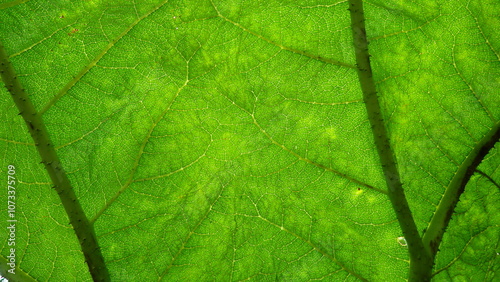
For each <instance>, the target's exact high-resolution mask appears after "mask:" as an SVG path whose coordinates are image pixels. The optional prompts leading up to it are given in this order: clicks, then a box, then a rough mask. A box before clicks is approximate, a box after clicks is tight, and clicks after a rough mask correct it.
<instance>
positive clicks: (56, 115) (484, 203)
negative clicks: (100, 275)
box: [0, 0, 500, 281]
mask: <svg viewBox="0 0 500 282" xmlns="http://www.w3.org/2000/svg"><path fill="white" fill-rule="evenodd" d="M364 6H365V14H366V29H367V31H366V32H367V36H368V38H369V40H370V45H369V48H370V54H371V56H372V57H371V64H372V69H373V73H374V80H375V83H376V87H377V91H378V92H379V100H380V102H381V107H382V115H383V117H384V121H385V126H386V128H387V131H388V134H389V138H390V140H391V145H392V147H393V149H394V154H395V156H396V159H397V164H398V169H399V173H400V175H401V179H402V182H403V188H404V189H405V193H406V198H407V200H408V202H409V205H410V208H411V211H412V213H413V217H414V218H415V223H416V225H417V228H418V229H419V231H420V232H421V235H423V234H424V230H425V229H426V228H427V227H428V225H429V223H430V221H431V218H432V216H433V215H434V213H435V212H436V210H437V209H438V206H439V204H440V201H441V200H442V198H443V195H444V193H445V191H446V189H447V187H449V185H450V183H451V182H452V179H453V177H454V175H455V174H456V173H457V171H459V170H460V169H461V168H463V163H464V162H465V160H466V158H467V157H468V156H469V154H471V152H472V151H473V150H474V148H475V146H476V145H477V144H478V143H479V142H480V140H481V139H482V138H483V137H484V136H486V135H487V134H488V133H490V132H491V130H492V129H494V128H495V127H498V124H499V120H500V92H499V89H500V79H499V77H500V51H499V50H500V34H499V32H498V30H500V18H499V17H498V15H499V11H500V5H499V4H498V2H496V1H493V0H491V1H476V0H474V1H459V0H456V1H419V2H418V3H417V2H411V3H406V2H405V3H404V4H402V2H401V1H370V2H365V4H364ZM347 8H348V3H347V2H346V1H340V2H334V1H333V2H332V1H318V0H316V1H305V0H304V1H232V0H227V1H216V0H212V1H210V0H208V1H187V0H186V1H140V2H131V1H50V2H49V1H38V0H31V1H14V2H10V1H4V2H3V3H2V4H0V9H3V10H1V11H0V21H1V22H2V29H1V30H0V39H1V40H2V42H3V44H4V45H5V48H6V50H7V51H8V53H9V54H10V60H11V61H12V64H13V65H14V67H15V68H16V71H17V73H18V75H19V80H20V81H21V83H22V84H23V86H24V87H25V89H26V92H28V94H29V95H30V99H31V100H32V101H33V103H34V105H35V108H36V109H37V110H38V111H39V112H40V113H41V114H42V116H43V119H44V122H45V124H46V127H47V129H48V132H49V134H50V136H51V139H52V141H53V143H54V147H55V149H56V151H57V154H58V155H59V157H60V159H61V162H62V164H63V166H64V169H65V170H66V172H67V174H68V177H69V179H70V180H71V183H72V185H73V187H74V189H75V193H76V195H77V196H78V198H79V201H80V203H81V205H82V207H83V210H84V211H85V213H86V215H87V217H88V218H89V220H90V222H91V223H92V224H93V226H94V229H95V232H96V235H97V238H98V240H99V245H100V248H101V250H102V252H103V255H104V259H105V262H106V266H107V268H108V269H109V272H110V274H111V278H112V280H113V281H124V280H133V279H138V280H141V281H154V280H164V281H177V280H179V281H190V280H196V279H197V280H201V281H213V280H216V281H233V280H234V281H238V280H245V279H254V280H257V281H268V280H269V281H275V280H295V281H308V280H319V279H323V280H326V281H341V280H347V281H357V280H368V281H382V280H386V279H387V278H390V280H391V281H400V280H404V279H406V278H407V275H408V269H409V256H408V249H407V247H406V246H404V240H402V239H401V238H400V237H401V236H403V235H402V232H401V228H400V226H399V223H398V221H397V219H396V213H395V211H394V210H393V209H392V206H391V202H390V201H389V198H388V196H387V187H386V183H385V180H384V175H383V168H382V166H381V163H380V160H379V157H378V155H377V151H376V149H375V145H374V140H373V136H372V131H371V128H370V123H369V121H368V116H367V113H366V109H365V105H364V103H363V97H362V93H361V88H360V83H359V81H358V77H357V74H356V66H355V65H356V61H355V55H354V48H353V39H352V35H351V25H350V18H349V12H348V11H347ZM1 92H2V95H0V97H1V98H0V107H1V108H2V109H3V110H2V111H1V115H2V120H4V122H3V123H2V124H1V125H0V126H1V130H0V134H1V135H0V152H2V158H1V159H2V164H1V165H2V171H4V169H5V168H6V167H7V166H8V165H9V164H13V165H15V166H16V173H17V174H16V175H17V177H18V179H19V181H20V183H19V184H18V188H17V189H18V190H17V201H18V202H17V210H16V216H17V219H18V220H19V222H18V228H17V233H16V234H17V241H16V255H17V259H18V260H17V262H18V268H19V273H21V274H24V275H27V276H30V277H32V278H33V279H35V280H40V281H46V280H51V281H71V280H78V281H90V280H91V276H90V274H89V270H88V268H87V265H86V264H85V262H84V256H83V254H82V252H81V249H80V245H79V244H78V240H77V238H76V236H75V233H74V231H73V229H72V227H71V225H69V224H68V222H69V220H68V216H67V215H66V213H65V211H64V208H63V206H62V205H61V201H60V200H59V197H58V195H57V193H56V192H55V191H54V190H53V189H52V188H51V180H50V179H49V177H48V176H47V173H46V171H45V170H44V168H43V166H42V165H41V164H39V162H40V157H39V155H38V153H37V151H36V148H35V144H34V142H33V140H32V139H31V137H30V135H29V133H28V131H27V130H26V126H25V125H24V124H23V123H24V122H23V120H22V119H21V118H20V117H19V116H17V114H18V109H17V108H16V107H15V105H14V103H13V101H12V98H11V97H9V96H10V94H9V93H8V92H7V90H6V89H5V88H2V90H1ZM499 158H500V156H499V154H498V148H494V149H492V150H491V151H490V152H489V154H488V155H487V156H486V157H485V158H484V160H483V162H482V163H481V164H480V166H479V169H480V170H481V171H482V172H483V174H480V173H476V174H474V175H473V176H472V178H471V180H470V181H469V183H468V184H467V186H466V189H465V192H464V194H463V195H462V197H461V201H460V202H459V204H458V205H457V207H456V209H455V213H454V215H453V217H452V220H451V223H450V226H449V227H448V229H447V231H446V233H445V235H444V238H443V241H442V243H441V246H440V251H439V252H438V254H437V256H436V259H435V263H436V264H435V267H434V270H433V273H434V274H435V275H434V279H435V280H436V281H451V280H453V281H470V280H474V281H494V280H495V278H496V279H498V275H499V274H498V273H499V271H500V269H499V268H500V267H499V265H500V263H499V259H500V257H499V255H498V254H499V252H500V245H499V244H500V243H499V242H500V240H499V238H500V216H499V214H500V205H499V204H498V203H499V202H500V189H499V188H498V186H497V185H495V182H494V181H496V183H498V182H500V180H499V177H500V168H499V165H500V159H499ZM3 175H6V173H3ZM486 176H488V177H486ZM492 180H493V181H492ZM6 206H7V203H6V197H2V210H5V213H6V208H5V207H6ZM5 213H4V214H5ZM2 224H6V223H5V222H4V221H2ZM2 229H3V230H5V229H4V228H2ZM8 235H9V234H8V233H7V232H1V234H0V236H1V237H0V238H2V239H1V240H2V242H7V236H8ZM9 248H10V247H9V246H7V244H6V243H5V244H3V245H2V249H1V254H2V257H1V258H0V265H5V259H6V258H7V255H8V254H9ZM3 274H4V273H3V272H2V275H3ZM21 274H20V275H21ZM14 281H15V280H14Z"/></svg>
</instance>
